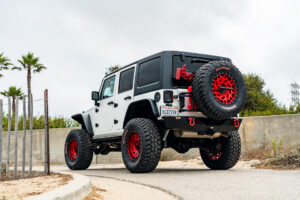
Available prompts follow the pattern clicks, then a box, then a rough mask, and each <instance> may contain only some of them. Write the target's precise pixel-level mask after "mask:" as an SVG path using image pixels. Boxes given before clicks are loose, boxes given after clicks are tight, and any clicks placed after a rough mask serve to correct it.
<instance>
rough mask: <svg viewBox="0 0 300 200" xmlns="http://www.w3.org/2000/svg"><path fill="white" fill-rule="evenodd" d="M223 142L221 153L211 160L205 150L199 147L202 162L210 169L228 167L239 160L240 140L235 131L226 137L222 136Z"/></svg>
mask: <svg viewBox="0 0 300 200" xmlns="http://www.w3.org/2000/svg"><path fill="white" fill-rule="evenodd" d="M222 140H223V141H222V142H223V144H224V146H223V148H222V155H221V156H220V158H219V159H217V160H211V159H210V158H209V157H208V155H207V152H206V151H204V150H201V149H200V155H201V158H202V160H203V162H204V164H205V165H206V166H207V167H209V168H211V169H221V170H222V169H229V168H232V167H233V166H234V165H235V164H236V163H237V162H238V160H239V158H240V154H241V140H240V136H239V133H238V132H237V131H233V132H230V134H229V137H228V138H222Z"/></svg>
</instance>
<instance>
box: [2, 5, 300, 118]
mask: <svg viewBox="0 0 300 200" xmlns="http://www.w3.org/2000/svg"><path fill="white" fill-rule="evenodd" d="M162 50H181V51H190V52H197V53H204V54H213V55H220V56H225V57H230V58H231V59H232V61H233V63H234V64H235V65H236V66H237V67H239V69H240V70H241V71H242V72H243V73H249V72H254V73H257V74H259V75H261V76H262V77H263V78H264V79H265V81H266V87H267V88H269V89H270V90H271V91H272V92H273V93H274V95H275V97H276V98H277V99H279V101H280V102H282V103H284V104H289V103H290V100H289V99H290V88H289V84H290V83H291V81H293V80H294V81H298V83H299V82H300V66H299V64H300V55H299V54H300V1H299V0H294V1H293V0H282V1H280V0H270V1H267V0H264V1H262V0H251V1H249V0H244V1H235V0H227V1H221V0H218V1H214V0H207V1H203V0H190V1H174V0H169V1H167V0H151V1H147V2H146V1H139V0H135V1H130V0H127V1H113V0H110V1H101V0H82V1H75V0H72V1H62V0H51V1H41V0H37V1H32V0H26V1H24V0H19V1H17V0H7V1H4V0H0V52H4V53H5V55H6V56H7V57H9V58H10V59H11V60H12V61H13V62H14V63H16V64H17V62H16V60H17V59H19V58H20V57H21V56H22V55H23V54H25V53H27V52H28V51H31V52H34V53H35V54H36V55H37V56H39V57H40V60H41V62H42V63H43V64H44V65H45V66H46V67H47V68H48V69H47V70H46V71H44V72H42V73H41V74H34V75H33V80H32V87H33V94H34V99H41V98H42V97H43V90H44V89H45V88H48V89H49V102H50V105H49V109H50V114H51V115H64V116H66V117H67V116H69V115H71V114H74V113H77V112H81V111H83V110H85V109H87V108H89V107H91V106H92V105H93V102H92V101H91V100H90V96H91V95H90V93H91V91H92V90H97V89H98V88H99V85H100V82H101V80H102V78H103V76H104V73H105V68H107V67H109V66H111V65H115V64H120V65H126V64H129V63H131V62H133V61H135V60H137V59H140V58H143V57H145V56H148V55H150V54H153V53H156V52H159V51H162ZM11 85H16V86H18V87H22V89H23V90H24V91H25V92H26V91H27V89H26V72H25V71H22V72H5V76H4V77H3V78H1V79H0V91H2V90H4V89H7V88H8V87H9V86H11ZM42 106H43V104H42V101H36V102H35V108H34V109H35V113H40V114H42V113H43V111H42Z"/></svg>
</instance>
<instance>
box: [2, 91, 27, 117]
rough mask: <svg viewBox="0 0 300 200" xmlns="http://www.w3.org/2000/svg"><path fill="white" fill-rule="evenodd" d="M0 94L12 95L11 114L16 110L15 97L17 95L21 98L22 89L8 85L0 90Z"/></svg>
mask: <svg viewBox="0 0 300 200" xmlns="http://www.w3.org/2000/svg"><path fill="white" fill-rule="evenodd" d="M0 94H2V95H3V96H6V97H12V99H13V103H12V110H13V114H14V113H15V111H16V97H19V98H20V99H22V97H23V95H24V94H23V92H22V89H21V88H17V87H16V86H10V87H9V88H8V90H7V91H3V92H0Z"/></svg>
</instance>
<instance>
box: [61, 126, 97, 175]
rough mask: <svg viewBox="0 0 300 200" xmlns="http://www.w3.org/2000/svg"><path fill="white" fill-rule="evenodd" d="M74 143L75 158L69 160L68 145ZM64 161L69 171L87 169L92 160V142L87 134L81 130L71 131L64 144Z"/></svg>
mask: <svg viewBox="0 0 300 200" xmlns="http://www.w3.org/2000/svg"><path fill="white" fill-rule="evenodd" d="M72 141H73V142H74V141H76V143H77V156H76V158H75V159H74V158H73V159H71V155H70V148H71V147H70V143H71V142H72ZM65 160H66V164H67V166H68V167H69V168H70V169H71V170H84V169H87V168H88V167H89V166H90V164H91V162H92V160H93V150H92V141H91V138H90V136H89V135H88V133H87V132H86V131H85V130H83V129H75V130H71V131H70V133H69V134H68V136H67V138H66V142H65Z"/></svg>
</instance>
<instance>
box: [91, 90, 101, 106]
mask: <svg viewBox="0 0 300 200" xmlns="http://www.w3.org/2000/svg"><path fill="white" fill-rule="evenodd" d="M92 100H93V101H95V106H99V103H98V101H99V100H100V98H99V92H97V91H93V92H92Z"/></svg>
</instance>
